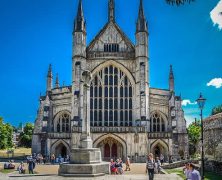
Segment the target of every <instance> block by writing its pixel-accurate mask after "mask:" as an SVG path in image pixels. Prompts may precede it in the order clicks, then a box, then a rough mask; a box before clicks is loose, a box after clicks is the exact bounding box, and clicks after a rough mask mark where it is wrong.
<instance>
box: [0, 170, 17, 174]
mask: <svg viewBox="0 0 222 180" xmlns="http://www.w3.org/2000/svg"><path fill="white" fill-rule="evenodd" d="M14 171H15V169H0V173H3V174H8V173H12V172H14Z"/></svg>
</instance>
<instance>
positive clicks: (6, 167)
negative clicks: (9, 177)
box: [4, 160, 15, 169]
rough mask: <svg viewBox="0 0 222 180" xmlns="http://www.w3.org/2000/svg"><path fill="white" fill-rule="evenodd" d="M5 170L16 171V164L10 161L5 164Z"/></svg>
mask: <svg viewBox="0 0 222 180" xmlns="http://www.w3.org/2000/svg"><path fill="white" fill-rule="evenodd" d="M4 169H15V164H14V161H13V160H9V161H8V162H6V163H5V164H4Z"/></svg>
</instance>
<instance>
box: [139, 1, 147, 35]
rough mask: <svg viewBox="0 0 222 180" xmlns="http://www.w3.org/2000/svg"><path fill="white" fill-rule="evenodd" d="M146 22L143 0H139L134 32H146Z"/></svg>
mask: <svg viewBox="0 0 222 180" xmlns="http://www.w3.org/2000/svg"><path fill="white" fill-rule="evenodd" d="M147 31H148V28H147V22H146V18H145V15H144V10H143V0H140V7H139V14H138V19H137V23H136V32H147Z"/></svg>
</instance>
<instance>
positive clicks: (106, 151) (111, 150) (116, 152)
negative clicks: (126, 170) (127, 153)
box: [96, 137, 125, 161]
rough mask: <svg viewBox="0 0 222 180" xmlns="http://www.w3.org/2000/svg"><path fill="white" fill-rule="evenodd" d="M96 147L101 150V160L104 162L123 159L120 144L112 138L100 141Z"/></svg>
mask: <svg viewBox="0 0 222 180" xmlns="http://www.w3.org/2000/svg"><path fill="white" fill-rule="evenodd" d="M96 147H97V148H100V149H101V153H102V158H103V160H104V161H110V159H114V160H116V159H117V158H122V159H124V158H125V157H124V154H123V146H122V144H121V143H120V142H118V141H117V140H116V139H114V138H112V137H108V138H106V139H104V140H102V141H101V142H100V143H99V144H98V145H97V146H96Z"/></svg>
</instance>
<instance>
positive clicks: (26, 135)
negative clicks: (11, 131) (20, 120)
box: [19, 123, 34, 148]
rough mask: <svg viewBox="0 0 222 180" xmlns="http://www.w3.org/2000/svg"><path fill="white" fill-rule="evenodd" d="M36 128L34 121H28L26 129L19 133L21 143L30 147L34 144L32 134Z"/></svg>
mask: <svg viewBox="0 0 222 180" xmlns="http://www.w3.org/2000/svg"><path fill="white" fill-rule="evenodd" d="M33 130H34V125H33V124H32V123H27V124H26V125H25V127H24V131H23V132H21V133H20V135H19V145H20V146H23V147H27V148H30V147H31V145H32V134H33Z"/></svg>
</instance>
